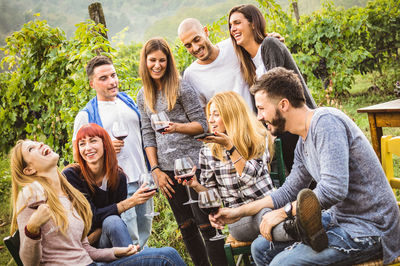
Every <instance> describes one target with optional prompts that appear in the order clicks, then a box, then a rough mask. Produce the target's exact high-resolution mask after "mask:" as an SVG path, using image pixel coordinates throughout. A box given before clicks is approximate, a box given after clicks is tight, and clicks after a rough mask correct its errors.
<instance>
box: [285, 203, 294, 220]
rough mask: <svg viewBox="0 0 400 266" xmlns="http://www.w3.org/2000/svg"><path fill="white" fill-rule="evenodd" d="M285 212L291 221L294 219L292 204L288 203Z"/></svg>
mask: <svg viewBox="0 0 400 266" xmlns="http://www.w3.org/2000/svg"><path fill="white" fill-rule="evenodd" d="M283 209H284V211H285V212H286V215H287V217H288V218H289V219H293V214H292V203H291V202H288V203H287V204H286V205H285V207H283Z"/></svg>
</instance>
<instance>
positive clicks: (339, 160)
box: [271, 107, 400, 263]
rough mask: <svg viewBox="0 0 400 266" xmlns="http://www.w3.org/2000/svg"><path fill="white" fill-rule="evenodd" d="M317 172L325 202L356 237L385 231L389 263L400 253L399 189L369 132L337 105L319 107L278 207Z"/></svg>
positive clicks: (317, 191) (321, 198)
mask: <svg viewBox="0 0 400 266" xmlns="http://www.w3.org/2000/svg"><path fill="white" fill-rule="evenodd" d="M312 178H314V179H315V181H316V182H317V186H316V188H315V189H314V192H315V194H316V195H317V197H318V199H319V201H320V203H321V206H322V207H323V208H324V209H329V211H330V212H331V213H332V217H333V219H334V220H335V222H336V223H337V224H339V225H340V226H341V227H342V228H343V229H344V230H345V231H346V232H347V233H349V234H350V235H351V237H352V238H355V237H364V236H380V237H381V243H382V248H383V256H384V263H389V262H391V261H393V260H394V259H395V258H396V257H398V256H399V255H400V220H399V219H400V214H399V208H398V207H397V203H396V199H395V197H394V194H393V191H392V190H391V188H390V186H389V183H388V181H387V179H386V177H385V174H384V172H383V170H382V167H381V165H380V162H379V160H378V158H377V156H376V154H375V152H374V150H373V149H372V147H371V145H370V144H369V142H368V140H367V138H366V137H365V136H364V134H363V133H362V131H361V130H360V129H359V128H358V127H357V126H356V124H355V123H354V122H353V121H352V120H351V119H350V118H349V117H347V116H346V115H345V114H343V113H342V112H341V111H339V110H337V109H334V108H328V107H323V108H318V109H316V110H315V113H314V115H313V117H312V120H311V124H310V128H309V130H308V135H307V138H306V140H305V141H303V139H302V138H299V141H298V143H297V146H296V150H295V160H294V165H293V169H292V172H291V173H290V175H289V176H288V177H287V179H286V182H285V183H284V184H283V186H282V187H281V188H279V189H278V190H276V191H275V192H273V193H272V194H271V196H272V200H273V202H274V206H275V208H280V207H282V206H284V205H285V204H286V203H287V202H289V201H294V200H295V199H296V195H297V193H298V192H299V191H300V190H301V189H303V188H305V187H307V186H308V185H309V183H310V182H311V179H312Z"/></svg>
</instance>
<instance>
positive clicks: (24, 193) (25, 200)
mask: <svg viewBox="0 0 400 266" xmlns="http://www.w3.org/2000/svg"><path fill="white" fill-rule="evenodd" d="M19 201H21V203H22V204H21V205H20V206H27V207H28V208H30V209H37V208H39V206H40V205H41V204H45V203H46V202H47V194H46V193H45V191H44V188H43V186H42V185H41V184H40V183H39V182H38V181H33V182H32V183H30V184H29V185H26V186H24V187H23V188H22V190H21V192H20V198H19ZM57 228H58V227H54V226H53V225H51V226H50V230H49V231H48V232H47V233H46V235H47V234H50V233H52V232H54V231H56V230H57Z"/></svg>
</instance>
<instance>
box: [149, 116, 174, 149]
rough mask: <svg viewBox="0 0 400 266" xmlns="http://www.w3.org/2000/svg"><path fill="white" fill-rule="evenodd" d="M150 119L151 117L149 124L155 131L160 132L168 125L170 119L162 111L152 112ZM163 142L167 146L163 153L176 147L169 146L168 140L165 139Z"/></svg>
mask: <svg viewBox="0 0 400 266" xmlns="http://www.w3.org/2000/svg"><path fill="white" fill-rule="evenodd" d="M150 119H151V126H152V127H153V129H154V130H155V131H157V132H158V133H160V134H161V133H162V132H164V131H165V129H166V128H167V127H168V126H169V122H170V120H169V118H168V116H167V114H166V113H165V112H164V111H162V112H159V113H156V114H152V115H151V117H150ZM166 136H167V135H166ZM165 143H166V147H167V149H166V150H165V151H164V152H165V153H170V152H173V151H175V150H176V148H170V147H169V145H168V141H166V142H165Z"/></svg>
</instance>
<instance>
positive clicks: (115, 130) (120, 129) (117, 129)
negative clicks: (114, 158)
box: [111, 121, 129, 159]
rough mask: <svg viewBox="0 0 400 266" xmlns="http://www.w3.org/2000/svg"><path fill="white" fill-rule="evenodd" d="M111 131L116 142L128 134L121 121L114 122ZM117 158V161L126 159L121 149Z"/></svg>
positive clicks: (126, 127) (125, 126)
mask: <svg viewBox="0 0 400 266" xmlns="http://www.w3.org/2000/svg"><path fill="white" fill-rule="evenodd" d="M111 131H112V135H113V136H114V138H116V139H117V140H124V139H125V138H126V137H127V136H128V134H129V129H128V126H127V125H125V123H122V122H121V121H114V123H113V125H112V130H111ZM118 157H119V159H123V158H127V155H125V154H124V153H123V151H122V149H121V152H120V153H118Z"/></svg>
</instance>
